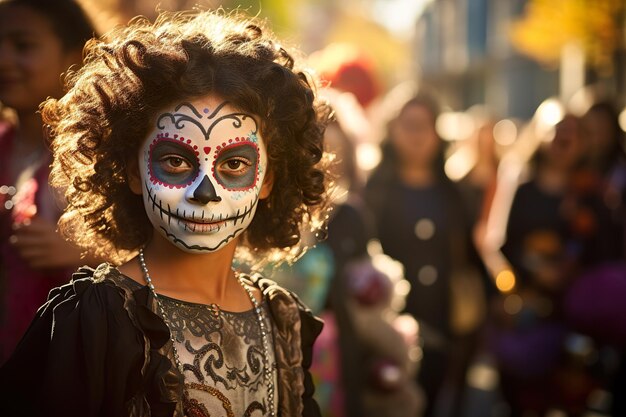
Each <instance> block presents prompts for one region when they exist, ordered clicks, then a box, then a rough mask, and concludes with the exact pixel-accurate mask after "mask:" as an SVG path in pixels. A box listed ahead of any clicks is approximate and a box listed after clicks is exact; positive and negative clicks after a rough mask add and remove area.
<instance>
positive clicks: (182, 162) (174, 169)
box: [160, 155, 191, 174]
mask: <svg viewBox="0 0 626 417" xmlns="http://www.w3.org/2000/svg"><path fill="white" fill-rule="evenodd" d="M160 162H161V166H162V167H163V169H165V171H167V172H170V173H174V174H177V173H181V172H184V171H187V170H188V169H190V168H191V164H190V163H189V162H187V160H186V159H185V158H182V157H180V156H175V155H166V156H164V157H163V158H161V160H160Z"/></svg>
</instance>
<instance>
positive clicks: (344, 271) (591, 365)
mask: <svg viewBox="0 0 626 417" xmlns="http://www.w3.org/2000/svg"><path fill="white" fill-rule="evenodd" d="M67 19H70V20H69V21H68V20H67ZM92 34H94V29H93V28H92V27H91V23H90V22H89V19H88V18H87V17H86V16H85V15H84V14H83V13H82V11H81V10H80V8H78V7H77V5H76V4H75V3H74V2H72V1H69V0H61V1H55V2H46V1H36V0H32V1H29V0H0V103H1V106H0V109H1V110H2V117H1V118H0V299H1V304H0V362H1V361H4V360H5V359H6V357H7V355H8V354H9V353H10V352H11V350H12V349H13V348H14V346H15V344H16V343H17V341H18V340H19V338H20V337H21V335H22V334H23V332H24V331H25V330H26V326H27V325H28V323H29V322H30V321H31V319H32V318H33V316H34V314H35V311H36V308H37V307H38V306H39V305H41V304H42V303H43V302H44V301H45V298H46V295H47V292H48V291H49V289H50V288H52V287H53V286H56V285H59V284H61V283H63V281H64V280H66V279H67V277H68V276H70V274H68V272H67V271H68V270H73V269H75V268H76V267H77V266H78V265H82V264H84V263H96V262H97V260H96V259H85V258H82V259H81V257H80V254H79V253H78V250H77V249H76V248H74V247H73V246H72V245H71V244H69V243H68V242H66V241H64V240H63V239H62V238H61V237H60V236H59V235H57V234H56V232H55V229H56V220H57V219H58V217H59V216H60V215H61V212H62V205H63V204H62V202H59V201H58V199H57V198H56V197H55V194H56V193H55V191H54V190H51V189H50V188H49V187H48V186H47V176H48V164H49V161H50V153H49V149H48V147H47V144H46V141H45V135H44V132H43V126H42V124H41V119H40V116H39V114H38V113H37V110H38V108H39V104H40V103H41V102H42V101H44V100H45V99H46V98H47V97H60V96H61V95H62V82H61V77H60V76H61V74H62V73H64V72H66V71H67V70H68V69H69V68H70V66H71V65H77V64H79V63H80V59H81V57H80V51H81V47H82V44H83V43H84V41H85V40H86V39H88V38H90V37H91V36H92ZM340 55H342V54H340ZM342 56H344V57H346V56H349V54H343V55H342ZM350 57H351V59H350V60H347V61H345V62H341V63H339V64H337V65H333V66H332V69H331V70H328V69H327V68H326V70H322V69H320V71H321V72H322V75H323V77H324V78H325V80H326V81H327V83H328V86H326V87H324V88H323V90H322V92H321V94H322V96H323V97H324V98H325V99H326V100H328V102H329V103H330V105H331V106H332V108H333V110H334V113H335V116H334V120H333V122H332V123H331V124H330V125H329V126H328V128H327V131H326V146H327V151H328V153H329V154H330V155H331V157H332V158H334V159H333V161H334V171H333V175H334V178H335V180H334V189H333V190H332V192H333V195H334V197H335V205H334V208H333V210H332V211H331V212H330V213H329V224H328V238H327V239H326V240H325V241H323V242H318V243H317V244H315V245H314V243H315V242H314V240H315V239H314V237H313V236H311V237H310V245H311V248H310V249H309V250H308V251H307V252H306V253H305V254H304V255H303V256H302V257H301V258H300V259H299V260H298V261H297V262H296V263H294V264H293V265H280V266H273V267H270V268H269V269H270V270H269V272H268V275H270V276H271V277H272V278H273V279H275V280H277V281H279V282H280V283H281V284H283V285H285V286H287V287H289V288H291V289H293V290H294V291H296V292H297V293H298V294H299V295H300V296H301V298H302V299H303V300H304V301H305V303H306V304H307V305H309V306H310V307H311V308H312V309H313V310H314V312H315V313H316V314H318V315H320V316H321V317H323V318H324V320H325V327H324V331H323V333H322V336H321V337H320V339H319V340H318V343H317V345H316V352H315V360H314V375H315V378H316V386H317V394H316V395H317V400H318V402H319V403H320V406H321V407H322V410H323V413H324V415H326V416H329V417H330V416H333V417H343V416H345V417H353V416H354V417H367V416H390V417H394V416H407V417H408V416H411V417H417V416H423V417H456V416H458V417H473V416H476V417H491V416H493V417H507V416H508V417H533V416H537V417H539V416H546V417H550V416H551V417H558V416H581V417H582V416H591V415H595V416H614V417H619V416H625V415H626V405H625V404H624V402H625V399H626V356H625V355H626V324H625V323H626V321H625V320H624V318H625V317H626V308H625V307H624V306H626V303H625V302H624V300H626V247H625V245H624V237H625V233H626V225H625V224H624V219H625V216H624V214H625V213H624V207H625V204H626V201H625V196H626V194H625V190H626V154H625V153H624V149H625V148H624V131H623V129H622V127H620V123H619V108H618V105H620V104H621V105H623V104H624V102H623V98H622V97H611V96H606V95H604V96H602V95H600V94H598V95H596V96H593V95H591V97H592V99H591V100H590V101H589V102H588V103H587V104H586V106H584V107H582V108H581V106H577V107H576V109H573V108H570V107H569V106H568V103H561V102H559V101H558V100H556V99H549V100H546V101H545V102H544V103H543V104H542V105H541V106H539V107H538V109H537V112H536V114H535V116H534V117H533V118H532V119H531V120H509V119H502V118H501V117H502V116H501V115H498V114H497V109H486V108H484V107H481V108H478V107H475V108H472V109H456V110H464V111H456V112H452V111H451V109H449V108H446V107H445V103H441V102H440V101H439V100H438V97H437V92H436V91H429V90H428V88H427V86H419V88H418V87H416V85H414V84H413V83H409V84H403V85H400V86H399V87H397V88H395V89H394V90H393V91H390V92H383V91H380V86H378V85H376V83H375V81H374V79H373V77H372V74H371V68H370V67H369V66H368V63H367V61H366V60H365V59H363V57H360V56H358V55H351V56H350ZM317 58H320V56H319V55H318V57H317ZM319 62H320V61H319V60H318V61H317V63H318V64H319ZM315 64H316V61H315V60H313V61H312V65H313V66H315ZM620 100H622V101H620ZM592 413H593V414H592Z"/></svg>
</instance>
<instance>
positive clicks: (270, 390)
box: [139, 249, 276, 417]
mask: <svg viewBox="0 0 626 417" xmlns="http://www.w3.org/2000/svg"><path fill="white" fill-rule="evenodd" d="M139 265H140V267H141V272H142V273H143V277H144V279H145V280H146V284H147V285H148V288H149V289H150V292H151V293H152V295H153V296H154V299H155V300H156V302H157V305H158V307H159V313H160V314H161V318H162V319H163V321H164V322H165V325H166V326H167V328H168V330H169V331H170V341H171V342H172V350H173V353H174V361H175V362H176V367H177V368H178V370H179V371H180V374H181V375H183V378H184V375H185V374H184V372H183V371H184V369H183V364H182V362H181V361H180V357H179V356H178V350H176V341H175V339H174V332H172V329H171V327H170V323H169V320H168V319H167V315H166V314H165V308H164V307H163V304H162V303H161V299H160V297H159V296H158V295H157V293H156V290H155V289H154V284H152V278H150V274H149V273H148V266H147V265H146V259H145V257H144V254H143V249H139ZM233 272H234V273H235V277H236V278H237V282H239V284H240V285H241V287H242V288H243V289H244V291H245V292H246V294H248V297H249V298H250V302H251V303H252V306H253V308H254V313H255V314H256V316H257V321H258V322H259V329H260V330H261V343H262V345H263V365H264V368H263V377H264V379H265V383H266V384H267V400H268V406H269V407H268V408H269V415H270V417H275V415H276V411H275V407H274V375H273V366H272V365H271V364H270V360H269V351H270V349H269V346H270V345H269V334H268V329H266V327H267V326H266V325H265V314H264V311H263V308H262V307H261V306H260V305H259V302H258V301H257V299H256V297H255V296H254V294H252V290H251V289H250V288H249V287H248V285H246V283H245V282H244V281H243V279H242V278H241V275H240V274H239V272H237V271H234V270H233ZM211 309H212V311H214V312H216V315H219V311H220V310H219V306H218V305H217V304H211Z"/></svg>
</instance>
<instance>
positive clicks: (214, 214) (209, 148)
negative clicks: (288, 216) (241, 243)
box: [131, 95, 270, 253]
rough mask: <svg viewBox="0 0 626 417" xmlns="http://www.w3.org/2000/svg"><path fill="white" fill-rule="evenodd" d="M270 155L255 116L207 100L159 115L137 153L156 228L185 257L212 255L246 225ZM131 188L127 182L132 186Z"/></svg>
mask: <svg viewBox="0 0 626 417" xmlns="http://www.w3.org/2000/svg"><path fill="white" fill-rule="evenodd" d="M266 169H267V154H266V150H265V146H264V144H263V140H262V139H261V136H260V132H259V126H258V123H257V120H256V119H255V117H254V116H253V115H251V114H247V113H245V112H242V111H240V110H238V109H236V108H235V107H233V106H232V105H231V104H229V103H228V102H226V101H223V100H221V99H219V98H217V97H215V96H212V95H209V96H205V97H203V98H200V99H196V100H191V101H189V102H181V103H176V104H174V105H173V106H171V107H168V108H166V109H165V110H163V111H162V112H160V113H159V114H158V115H157V117H156V121H155V126H154V129H153V130H152V131H151V132H150V134H149V135H148V137H147V139H146V140H145V142H144V144H143V146H142V148H141V150H140V154H139V171H140V179H141V184H140V187H141V189H140V190H139V189H137V188H139V187H137V186H135V187H133V190H134V191H135V192H141V193H142V194H143V201H144V206H145V208H146V212H147V214H148V217H149V218H150V221H151V222H152V225H153V226H154V228H155V229H156V230H157V232H159V233H160V234H161V235H163V236H164V237H165V238H166V239H167V240H169V241H170V242H171V243H172V244H174V245H176V246H177V247H179V248H180V249H182V250H183V251H185V252H191V253H206V252H214V251H217V250H219V249H220V248H222V247H224V246H225V245H226V244H228V243H229V242H231V241H232V240H233V239H236V238H237V237H238V236H239V235H241V233H243V231H244V230H245V229H246V228H247V227H248V225H250V222H251V221H252V218H253V217H254V213H255V211H256V208H257V204H258V202H259V199H263V198H265V197H267V195H268V194H269V189H270V187H269V186H268V185H265V186H264V185H263V184H264V179H265V174H266ZM131 187H132V180H131Z"/></svg>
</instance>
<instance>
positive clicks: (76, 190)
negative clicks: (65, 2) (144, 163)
mask: <svg viewBox="0 0 626 417" xmlns="http://www.w3.org/2000/svg"><path fill="white" fill-rule="evenodd" d="M85 51H86V58H85V62H84V66H83V67H82V68H81V69H80V70H79V71H78V72H77V73H75V74H70V76H69V77H68V79H67V80H66V82H67V86H68V87H69V91H68V93H67V94H66V95H65V96H64V97H63V98H62V99H60V100H49V101H47V102H46V103H45V104H44V105H43V107H42V114H43V118H44V122H45V123H46V124H47V125H48V126H49V135H50V137H51V141H52V147H53V151H54V157H55V158H54V163H53V166H52V174H51V181H52V184H53V185H55V186H58V187H63V188H64V189H65V190H66V192H65V195H66V198H67V201H68V207H67V209H66V211H65V213H64V215H63V216H62V217H61V219H60V220H59V227H60V229H61V231H62V232H63V234H64V235H65V236H67V237H68V238H70V239H71V240H73V241H75V242H76V243H77V244H79V245H80V246H82V247H84V248H88V249H91V250H92V251H93V249H94V247H95V248H96V251H95V253H96V254H98V255H100V256H103V257H105V258H106V259H109V260H111V261H113V262H119V261H121V260H124V259H126V258H127V257H128V255H129V254H130V253H132V252H133V251H135V250H137V249H138V248H140V247H141V246H143V245H145V244H146V242H147V241H148V240H149V239H150V236H151V233H152V225H151V223H150V222H149V220H148V217H147V215H146V213H145V211H144V207H143V202H142V199H141V196H137V195H135V194H133V193H132V192H131V190H130V188H129V186H128V184H127V163H128V161H129V160H130V159H131V158H133V157H135V155H137V153H138V149H139V147H140V146H141V144H142V143H143V141H144V139H145V138H146V136H147V134H148V132H149V129H150V127H151V124H152V123H153V121H154V117H155V116H156V114H157V112H158V111H159V110H162V109H163V108H164V107H166V106H168V105H171V104H172V103H176V102H179V101H181V100H186V99H192V98H196V97H202V96H205V95H208V94H215V95H218V96H220V97H222V98H224V99H225V100H228V101H229V102H231V103H232V104H233V105H234V106H235V107H238V108H239V109H241V110H243V111H247V112H250V113H252V114H255V115H257V116H259V118H260V120H261V125H260V130H261V133H262V135H263V138H264V140H265V141H266V147H267V153H268V169H269V174H270V175H271V178H272V179H273V191H272V192H271V194H270V196H269V197H268V198H267V199H265V200H261V201H260V202H259V206H258V209H257V212H256V214H255V217H254V219H253V221H252V223H251V225H250V226H249V228H248V229H247V231H246V233H245V235H244V240H243V241H244V243H245V245H244V246H246V247H247V248H249V249H252V250H253V251H254V252H257V253H262V254H265V255H267V254H268V252H270V251H271V250H272V249H285V248H293V247H294V246H296V245H297V244H298V243H299V241H300V238H301V233H302V232H303V230H304V229H305V228H309V229H313V227H318V226H319V225H320V224H322V223H323V217H324V215H325V208H326V206H327V193H326V189H327V185H328V184H327V182H328V177H327V175H326V168H325V162H324V161H325V160H326V158H323V143H322V138H323V133H324V128H325V124H326V120H327V119H328V113H329V112H328V110H327V106H326V105H324V104H321V103H318V102H317V101H316V96H315V90H314V88H315V83H314V80H313V79H312V78H311V77H310V75H307V74H305V72H303V71H301V70H299V69H297V68H296V66H295V61H294V58H293V57H292V55H290V54H289V53H288V52H287V51H286V50H285V49H284V48H283V47H281V46H280V45H279V44H278V43H277V41H276V40H275V39H274V37H273V35H272V34H271V33H270V32H268V31H267V30H266V29H264V28H262V27H261V25H260V24H258V23H255V22H253V21H252V20H250V19H247V18H244V17H242V16H240V15H236V14H227V13H225V12H210V11H198V10H194V11H190V12H180V13H171V12H163V13H162V14H161V15H160V16H159V17H158V18H157V20H156V21H155V22H154V23H150V22H149V21H147V20H146V19H145V18H138V19H135V20H134V21H131V23H130V24H129V25H128V26H126V27H120V28H117V29H115V30H113V31H112V32H111V33H109V34H107V35H105V36H103V37H102V38H101V39H94V40H92V41H90V42H89V43H88V44H87V46H86V47H85Z"/></svg>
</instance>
